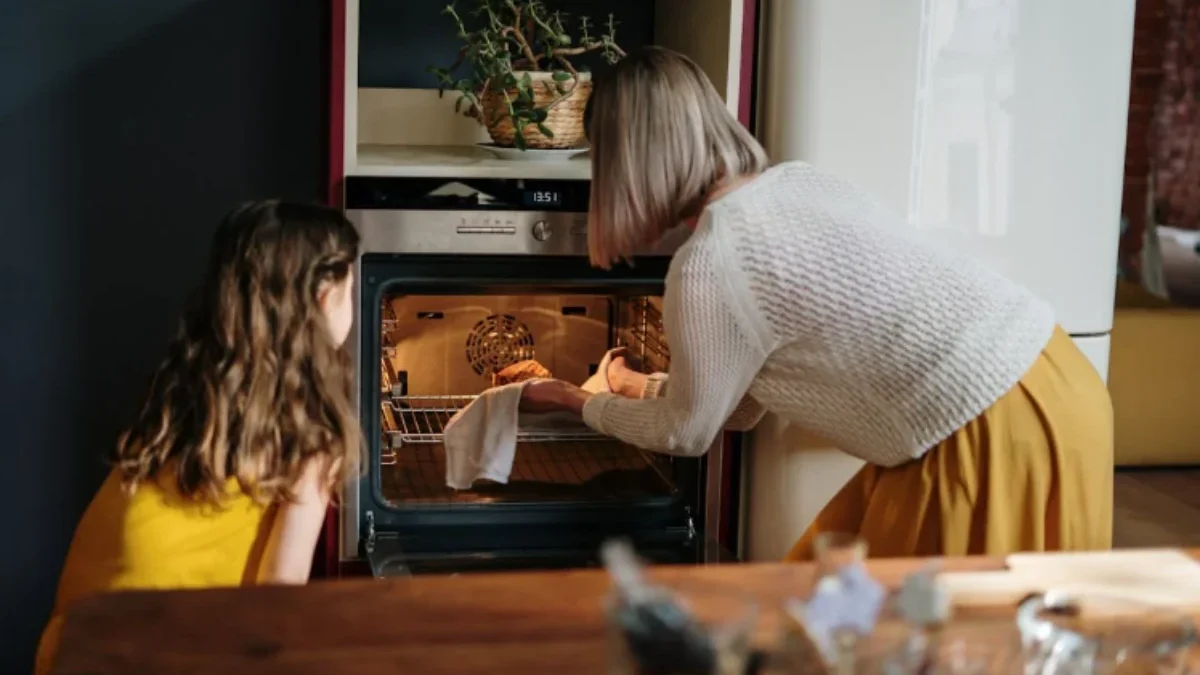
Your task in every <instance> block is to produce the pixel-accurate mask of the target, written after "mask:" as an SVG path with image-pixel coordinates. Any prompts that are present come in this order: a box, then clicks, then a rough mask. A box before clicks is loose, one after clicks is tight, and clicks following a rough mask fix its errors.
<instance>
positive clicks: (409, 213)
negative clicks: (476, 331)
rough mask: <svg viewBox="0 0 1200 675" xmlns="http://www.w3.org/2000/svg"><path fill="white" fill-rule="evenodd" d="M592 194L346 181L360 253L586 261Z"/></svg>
mask: <svg viewBox="0 0 1200 675" xmlns="http://www.w3.org/2000/svg"><path fill="white" fill-rule="evenodd" d="M589 190H590V182H589V181H586V180H553V179H538V180H534V179H512V178H461V177H460V178H427V177H422V178H399V177H370V176H350V177H348V178H347V179H346V215H347V217H349V218H350V221H351V222H353V223H354V225H355V226H356V227H357V228H358V230H359V235H360V236H361V237H362V250H363V252H364V253H430V254H434V253H437V254H451V255H555V256H576V255H577V256H584V257H586V256H587V255H588V245H587V234H588V223H587V220H588V218H587V212H588V200H589V196H590V191H589ZM678 244H679V242H678V241H676V240H674V239H672V238H671V237H668V238H667V239H665V240H664V242H662V243H660V245H659V246H657V247H655V248H654V249H653V250H651V251H647V252H646V254H648V255H656V254H661V255H669V254H670V253H672V252H673V251H674V249H675V248H676V247H677V246H678Z"/></svg>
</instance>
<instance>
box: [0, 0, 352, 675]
mask: <svg viewBox="0 0 1200 675" xmlns="http://www.w3.org/2000/svg"><path fill="white" fill-rule="evenodd" d="M327 4H328V2H327V0H252V1H248V0H106V1H105V2H96V1H95V0H53V2H47V1H46V0H0V228H2V229H0V232H2V233H3V238H2V243H0V294H2V295H0V385H2V386H0V429H2V430H3V438H4V440H3V442H2V445H0V453H2V456H3V462H2V463H0V467H2V469H0V470H3V472H4V474H5V475H4V481H3V482H4V487H3V488H2V489H0V500H2V508H0V514H2V518H3V520H2V521H0V524H2V526H3V530H2V531H0V536H3V537H4V543H5V546H4V547H3V552H0V585H2V587H3V590H4V595H3V598H0V612H3V624H2V625H0V673H23V672H29V671H28V668H29V666H30V664H31V662H32V661H31V657H32V653H33V646H34V643H35V641H36V638H37V635H38V633H39V632H40V630H41V626H42V622H43V621H44V620H45V617H46V614H47V612H48V611H49V608H50V602H51V598H52V596H53V590H54V584H55V581H56V579H57V575H58V571H59V568H60V566H61V564H62V558H63V554H64V552H65V550H66V547H67V544H68V541H69V539H70V536H71V532H72V529H73V527H74V524H75V521H76V519H77V518H78V516H79V514H80V512H81V511H82V509H83V508H84V506H85V505H86V503H87V500H88V499H89V498H90V496H91V493H92V492H93V490H94V489H95V487H96V486H97V485H98V483H99V481H100V479H101V478H102V476H103V474H104V467H103V465H102V463H101V461H100V458H101V457H102V456H103V454H104V453H105V452H106V451H107V450H108V448H109V447H110V446H111V444H112V441H113V440H114V438H115V435H116V433H117V432H118V430H119V428H120V426H121V424H122V423H123V422H124V421H125V420H126V418H127V416H128V414H129V412H130V410H131V407H132V405H133V404H134V402H135V398H136V396H137V394H138V393H139V391H140V389H141V387H142V385H143V383H144V381H145V377H146V376H147V375H148V374H149V371H150V369H151V368H152V367H153V365H154V363H155V361H157V359H158V358H159V357H160V356H161V354H162V350H163V347H164V345H165V343H166V339H167V336H168V334H169V332H170V331H171V330H172V329H173V326H174V319H175V316H176V314H177V312H178V310H179V308H180V305H181V303H182V301H183V299H184V297H185V295H186V293H187V291H188V289H189V288H190V287H191V286H192V285H193V284H194V283H195V282H196V280H197V274H198V272H199V270H200V265H201V261H202V258H203V256H204V249H205V247H206V244H207V240H208V237H209V233H210V231H211V229H212V228H213V226H214V225H215V221H216V219H217V218H218V216H219V215H220V214H221V213H222V212H223V211H224V210H225V209H227V208H228V207H229V206H231V205H232V204H233V203H235V202H236V201H238V200H243V199H248V198H254V197H264V196H287V197H293V198H300V199H309V200H316V199H320V197H321V195H322V192H323V188H322V183H323V171H324V166H325V148H324V145H325V139H326V137H327V135H326V133H327V132H326V128H325V111H326V105H327V103H326V94H325V92H324V86H325V85H324V82H325V71H326V63H327V57H326V47H327V45H326V43H327V38H328V36H327V32H328V6H327Z"/></svg>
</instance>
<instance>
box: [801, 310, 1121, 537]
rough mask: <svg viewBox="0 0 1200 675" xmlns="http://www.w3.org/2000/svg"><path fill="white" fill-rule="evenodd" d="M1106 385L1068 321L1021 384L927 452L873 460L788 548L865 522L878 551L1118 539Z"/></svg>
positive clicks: (861, 530) (859, 529)
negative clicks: (896, 462)
mask: <svg viewBox="0 0 1200 675" xmlns="http://www.w3.org/2000/svg"><path fill="white" fill-rule="evenodd" d="M1112 511H1113V416H1112V402H1111V401H1110V399H1109V396H1108V389H1107V388H1106V387H1105V385H1104V381H1103V380H1102V379H1101V378H1100V375H1099V374H1098V373H1097V372H1096V370H1095V368H1094V367H1093V366H1092V365H1091V363H1090V362H1089V361H1088V360H1087V357H1085V356H1084V355H1083V354H1082V353H1081V352H1080V351H1079V349H1078V348H1076V346H1075V344H1074V342H1072V341H1071V338H1070V336H1068V335H1067V334H1066V333H1065V332H1064V331H1063V330H1061V329H1056V330H1055V332H1054V336H1053V337H1052V338H1051V339H1050V342H1049V344H1047V345H1046V348H1045V349H1044V350H1043V351H1042V354H1041V356H1039V357H1038V360H1037V361H1036V362H1035V363H1034V365H1033V366H1032V367H1031V368H1030V369H1029V372H1027V373H1026V374H1025V376H1024V377H1022V378H1021V380H1020V382H1019V383H1018V384H1017V386H1015V387H1013V388H1012V390H1011V391H1009V392H1008V393H1007V394H1005V395H1004V396H1003V397H1002V398H1000V400H998V401H996V403H994V404H993V405H992V406H991V407H990V408H988V409H987V410H985V411H984V412H983V414H981V415H979V417H977V418H975V419H974V420H973V421H971V422H970V423H968V424H967V425H966V426H964V427H963V428H961V429H959V430H958V431H956V432H955V433H954V434H953V435H951V436H950V437H949V438H947V439H945V440H943V441H942V442H941V443H939V444H938V445H937V446H935V447H934V448H933V449H931V450H930V451H929V452H927V453H926V454H925V456H923V457H922V458H921V459H918V460H914V461H912V462H909V463H907V464H902V465H900V466H896V467H892V468H882V467H878V466H870V465H868V466H866V467H864V468H863V469H862V470H861V471H860V472H859V473H858V474H857V475H855V476H854V478H852V479H851V480H850V482H849V483H847V484H846V486H845V487H844V488H842V490H841V491H840V492H838V493H837V495H835V496H834V498H833V500H832V501H830V502H829V504H828V505H827V506H826V507H825V509H824V510H822V511H821V513H820V514H819V515H818V516H817V518H816V520H815V521H813V524H812V525H811V526H810V527H809V529H808V531H807V532H806V533H805V534H804V536H803V537H802V538H801V539H800V541H798V542H796V544H795V545H794V546H793V547H792V550H791V551H790V552H789V553H788V556H787V559H788V560H796V561H800V560H810V559H811V558H812V542H813V539H814V538H815V537H816V535H817V534H819V533H821V532H844V533H857V534H858V535H859V536H860V537H861V538H862V539H863V540H864V541H866V543H867V546H868V555H869V556H870V557H873V558H874V557H899V556H933V555H969V554H986V555H1002V554H1007V553H1012V552H1016V551H1070V550H1094V549H1106V548H1110V547H1111V546H1112Z"/></svg>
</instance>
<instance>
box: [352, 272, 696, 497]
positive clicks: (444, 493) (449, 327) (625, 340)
mask: <svg viewBox="0 0 1200 675" xmlns="http://www.w3.org/2000/svg"><path fill="white" fill-rule="evenodd" d="M379 311H380V314H379V317H380V320H379V323H380V325H379V331H380V342H379V345H380V374H379V383H380V388H379V426H378V428H379V430H380V437H379V439H378V446H377V447H378V453H377V454H375V453H373V454H374V456H375V458H376V459H377V461H378V474H377V475H378V476H379V478H378V485H377V489H378V497H379V498H380V499H381V500H382V502H383V503H384V504H385V505H386V506H387V507H388V508H391V509H396V510H403V511H409V510H421V509H438V510H446V509H451V510H461V509H472V508H495V507H497V506H501V505H509V506H518V505H539V506H546V505H548V504H559V505H563V506H569V505H580V504H591V505H599V504H603V503H614V504H620V505H621V506H623V507H627V506H630V505H639V504H641V505H653V504H656V503H668V502H671V501H673V500H676V499H677V498H678V494H679V481H678V472H677V471H676V470H675V467H674V466H673V460H672V458H670V457H667V456H664V455H656V454H654V453H648V452H645V451H642V450H639V449H638V448H635V447H633V446H630V445H627V444H624V443H621V442H619V441H616V440H614V439H611V438H607V437H604V436H602V435H600V434H598V433H596V432H594V431H592V430H591V429H589V428H588V427H586V426H585V425H583V424H582V422H580V421H578V420H564V419H562V417H561V416H559V417H557V418H555V419H553V420H551V421H545V420H541V421H539V420H530V419H529V416H523V417H522V422H521V425H520V429H519V432H518V437H517V439H518V445H517V452H516V457H515V461H514V463H513V467H512V473H511V475H510V478H509V482H508V483H507V484H499V483H492V482H487V481H480V482H477V483H476V484H475V486H474V487H473V488H472V489H470V490H462V491H457V490H454V489H452V488H450V487H447V486H446V460H445V448H444V446H443V443H442V440H443V435H442V434H443V429H444V428H445V425H446V423H447V422H448V421H449V420H450V418H451V417H452V416H453V415H454V414H455V413H456V412H457V411H458V410H460V409H462V408H463V407H464V406H466V405H467V404H468V403H470V402H471V401H472V400H473V399H474V398H475V397H476V396H478V395H479V394H480V393H481V392H482V391H484V390H485V389H487V388H489V387H491V386H492V385H493V379H492V378H493V375H494V374H495V373H496V372H497V371H499V370H501V369H503V368H505V367H506V366H509V365H511V364H514V363H517V362H520V361H526V360H534V361H536V362H537V363H538V364H540V365H541V366H542V367H544V368H545V369H547V370H548V371H549V372H550V373H551V374H552V375H553V376H554V377H556V378H559V379H562V380H566V381H568V382H573V383H575V384H583V383H584V382H585V381H586V380H587V379H588V378H589V377H591V376H592V375H593V374H595V373H596V369H597V367H598V364H599V361H600V360H601V359H602V357H603V355H604V353H605V352H606V351H607V350H608V349H610V348H612V347H615V346H623V347H625V348H627V349H628V352H629V354H630V356H631V358H630V363H631V364H632V365H633V366H634V367H636V368H638V369H640V370H642V371H643V372H666V371H667V366H668V364H669V361H670V351H669V348H668V346H667V342H666V340H665V337H664V334H663V327H662V312H661V299H660V298H659V297H649V296H636V297H620V296H607V295H572V294H520V295H406V294H392V293H386V292H385V293H383V294H382V301H381V306H380V308H379ZM534 417H536V416H534Z"/></svg>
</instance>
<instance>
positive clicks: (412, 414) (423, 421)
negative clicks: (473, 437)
mask: <svg viewBox="0 0 1200 675" xmlns="http://www.w3.org/2000/svg"><path fill="white" fill-rule="evenodd" d="M476 398H478V396H473V395H457V396H445V395H442V396H392V397H390V398H389V399H388V403H387V404H388V405H390V407H391V410H392V417H393V419H394V420H395V425H396V428H395V429H385V430H384V435H385V436H387V437H388V439H389V442H390V444H391V445H392V447H393V448H395V447H399V446H401V445H406V444H410V443H442V442H443V440H444V437H445V429H446V423H448V422H449V421H450V418H452V417H454V415H455V414H457V413H458V412H459V411H460V410H462V409H463V408H465V407H467V405H469V404H470V403H471V402H472V401H474V400H475V399H476ZM538 417H539V418H540V419H539V420H538V422H539V423H537V424H526V425H524V426H522V427H521V428H519V429H518V430H517V442H518V443H551V442H561V441H611V440H612V439H610V438H608V437H607V436H605V435H603V434H600V433H598V432H596V431H593V430H592V429H591V428H589V427H588V426H586V425H584V424H583V422H582V421H580V420H578V419H569V418H564V417H563V416H561V415H544V416H538Z"/></svg>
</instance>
